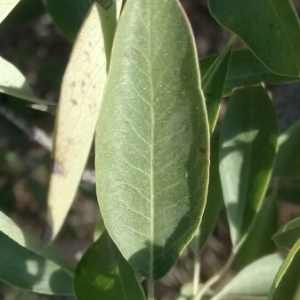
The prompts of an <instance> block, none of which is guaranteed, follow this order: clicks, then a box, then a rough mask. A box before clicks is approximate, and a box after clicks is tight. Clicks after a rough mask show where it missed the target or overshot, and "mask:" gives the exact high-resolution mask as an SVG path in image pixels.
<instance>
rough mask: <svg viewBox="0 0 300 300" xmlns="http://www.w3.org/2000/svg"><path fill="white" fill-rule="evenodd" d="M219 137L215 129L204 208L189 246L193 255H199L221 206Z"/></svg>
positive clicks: (213, 226) (218, 132)
mask: <svg viewBox="0 0 300 300" xmlns="http://www.w3.org/2000/svg"><path fill="white" fill-rule="evenodd" d="M219 137H220V130H219V129H218V128H216V129H215V130H214V133H213V135H212V137H211V144H210V168H209V169H210V172H209V185H208V194H207V201H206V206H205V209H204V214H203V217H202V221H201V224H200V227H199V229H198V231H197V232H196V234H195V237H194V239H193V241H192V242H191V246H192V247H193V250H194V252H195V253H199V251H200V250H201V249H202V247H203V246H204V244H205V243H206V241H207V239H208V238H209V236H210V234H211V233H212V231H213V230H214V228H215V226H216V223H217V221H218V217H219V213H220V210H221V207H222V204H223V194H222V186H221V179H220V172H219Z"/></svg>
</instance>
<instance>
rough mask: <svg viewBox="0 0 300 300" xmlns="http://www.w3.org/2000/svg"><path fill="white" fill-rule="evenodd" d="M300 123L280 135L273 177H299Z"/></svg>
mask: <svg viewBox="0 0 300 300" xmlns="http://www.w3.org/2000/svg"><path fill="white" fill-rule="evenodd" d="M299 148H300V121H298V122H297V123H295V124H294V125H293V126H291V127H290V128H289V129H288V130H287V131H286V132H284V133H283V134H281V136H280V137H279V140H278V153H277V155H276V160H275V165H274V171H273V175H274V176H279V177H299V176H300V151H299Z"/></svg>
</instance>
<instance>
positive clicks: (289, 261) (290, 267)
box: [268, 239, 300, 300]
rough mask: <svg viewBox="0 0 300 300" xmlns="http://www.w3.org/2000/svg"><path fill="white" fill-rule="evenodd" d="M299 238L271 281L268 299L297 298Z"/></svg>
mask: <svg viewBox="0 0 300 300" xmlns="http://www.w3.org/2000/svg"><path fill="white" fill-rule="evenodd" d="M299 265H300V239H299V240H298V242H297V243H296V244H295V245H294V247H293V248H292V249H291V251H290V252H289V254H288V256H287V258H286V259H285V261H284V263H283V264H282V266H281V267H280V269H279V271H278V273H277V275H276V278H275V280H274V282H273V285H272V289H271V292H270V294H269V297H268V299H269V300H282V299H284V300H299V298H300V268H299Z"/></svg>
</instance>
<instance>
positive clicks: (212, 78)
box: [201, 46, 231, 132]
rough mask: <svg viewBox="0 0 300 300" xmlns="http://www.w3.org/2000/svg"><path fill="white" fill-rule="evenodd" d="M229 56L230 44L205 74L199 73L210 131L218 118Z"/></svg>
mask: <svg viewBox="0 0 300 300" xmlns="http://www.w3.org/2000/svg"><path fill="white" fill-rule="evenodd" d="M230 57H231V46H229V47H227V48H226V49H225V50H224V51H223V53H222V54H221V55H220V56H218V58H217V59H216V60H215V61H214V63H213V64H212V65H211V66H210V68H209V69H208V70H207V72H206V73H205V74H203V73H202V74H201V75H202V89H203V93H204V96H205V102H206V109H207V114H208V122H209V126H210V132H213V130H214V128H215V125H216V122H217V119H218V115H219V110H220V106H221V100H222V97H223V91H224V87H225V83H226V77H227V72H228V67H229V63H230Z"/></svg>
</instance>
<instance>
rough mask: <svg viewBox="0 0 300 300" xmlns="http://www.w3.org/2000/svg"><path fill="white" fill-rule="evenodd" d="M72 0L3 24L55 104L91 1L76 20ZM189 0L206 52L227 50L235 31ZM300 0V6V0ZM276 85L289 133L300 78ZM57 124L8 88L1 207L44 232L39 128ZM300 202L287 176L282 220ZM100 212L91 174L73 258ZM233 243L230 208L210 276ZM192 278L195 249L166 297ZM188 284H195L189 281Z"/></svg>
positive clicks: (212, 246)
mask: <svg viewBox="0 0 300 300" xmlns="http://www.w3.org/2000/svg"><path fill="white" fill-rule="evenodd" d="M66 2H70V4H69V5H68V6H69V7H72V8H70V9H64V13H65V14H64V15H63V16H62V15H58V14H55V17H54V18H53V19H52V17H51V15H50V14H49V12H53V10H55V9H56V8H57V5H58V7H59V5H62V1H60V0H51V1H50V0H49V1H48V0H43V1H42V0H21V1H20V3H19V4H18V5H17V6H16V7H15V9H14V10H13V12H12V13H11V14H10V15H9V17H8V18H7V19H6V20H5V21H4V22H3V23H2V24H1V27H0V56H2V57H4V58H5V59H7V60H9V61H10V62H12V63H13V64H14V65H15V66H17V67H18V68H19V69H20V70H21V71H22V73H23V74H24V75H25V76H26V78H27V79H28V81H29V83H30V84H31V86H32V88H33V90H34V92H35V93H36V95H37V96H38V97H40V98H42V99H45V100H50V101H53V102H57V100H58V98H59V89H60V83H61V79H62V76H63V73H64V70H65V67H66V64H67V61H68V57H69V54H70V51H71V47H72V40H74V38H75V35H76V31H77V30H78V28H79V26H80V23H81V21H82V18H83V17H84V15H85V12H86V11H87V9H88V5H89V3H90V2H91V1H87V2H88V3H87V2H86V4H84V5H83V6H80V5H78V6H76V5H75V8H74V9H76V10H77V11H78V12H80V13H79V16H80V17H79V19H78V18H77V19H76V18H75V19H74V15H75V14H74V13H73V7H74V1H73V0H69V1H66ZM76 2H78V1H76ZM79 2H80V1H79ZM83 2H84V1H83ZM181 2H182V4H183V6H184V8H185V10H186V12H187V15H188V17H189V19H190V22H191V24H192V27H193V30H194V34H195V39H196V44H197V48H198V53H199V57H200V58H201V57H203V56H205V55H209V54H213V53H216V52H218V51H220V50H221V49H223V48H224V46H225V45H226V42H227V40H228V38H229V34H228V32H226V31H225V30H224V29H222V28H221V27H220V26H219V25H218V24H217V23H216V22H215V21H214V20H213V18H212V17H211V16H210V14H209V11H208V8H207V3H206V1H205V0H182V1H181ZM295 4H296V7H297V9H298V10H299V8H300V1H295ZM54 22H55V23H56V25H58V27H59V28H60V29H59V28H58V27H57V26H56V25H55V24H54ZM62 22H67V23H68V24H73V26H70V25H68V24H65V26H63V28H64V29H63V30H61V28H62V27H61V23H62ZM269 91H270V93H272V94H273V100H274V105H275V108H276V112H277V115H278V120H279V127H280V130H281V131H284V130H285V129H287V128H288V127H289V126H290V125H291V124H293V123H294V122H295V121H297V120H298V119H299V116H300V85H299V84H298V83H296V84H295V83H294V84H288V85H284V86H270V87H269ZM221 116H222V111H221ZM53 126H54V116H53V115H51V114H49V113H47V112H42V111H38V110H34V109H32V108H31V107H30V106H29V104H28V102H25V101H23V100H20V99H16V98H13V97H10V96H7V95H4V94H0V210H1V211H3V212H5V213H6V214H8V215H9V216H10V217H12V218H13V219H14V220H15V222H17V223H18V224H19V225H20V226H22V227H23V228H26V229H27V230H29V231H31V232H33V233H34V234H36V235H38V236H40V235H41V234H42V232H43V228H44V226H45V218H46V207H47V184H48V179H49V169H50V163H51V162H50V153H49V151H48V150H47V149H45V147H43V146H42V145H41V143H37V142H36V141H34V140H33V139H32V132H33V131H34V130H40V131H41V132H42V133H43V134H44V137H45V138H46V139H48V140H49V139H50V140H51V135H52V133H53ZM88 168H89V169H91V170H93V153H91V155H90V160H89V162H88ZM299 205H300V179H293V180H286V181H284V180H282V181H280V182H279V201H278V202H277V207H276V208H275V209H276V211H277V212H278V220H275V222H276V221H277V222H278V225H280V226H281V225H283V224H285V223H286V222H287V221H289V220H291V219H293V218H295V217H296V216H299V215H300V206H299ZM98 217H99V209H98V205H97V201H96V195H95V186H94V184H93V182H91V181H90V180H87V181H83V182H82V184H81V186H80V189H79V191H78V194H77V197H76V199H75V202H74V204H73V206H72V209H71V211H70V213H69V216H68V218H67V220H66V222H65V226H64V228H63V230H62V232H61V233H60V235H59V237H58V240H57V247H58V249H59V251H60V252H61V253H62V254H63V256H64V257H66V259H68V260H69V261H70V262H71V263H73V264H75V263H76V262H77V261H78V260H79V259H80V257H81V256H82V254H83V253H84V251H85V250H86V249H87V247H88V246H89V245H90V244H91V242H92V238H93V232H94V228H95V224H96V222H97V219H98ZM230 247H231V245H230V238H229V230H228V224H227V220H226V214H225V211H224V209H223V210H222V211H221V214H220V218H219V221H218V224H217V226H216V228H215V231H214V234H213V236H212V237H211V238H210V239H209V241H208V244H207V245H206V246H205V248H204V250H203V251H202V262H201V266H202V268H201V277H202V280H206V279H207V278H209V277H210V276H212V275H213V274H214V273H215V272H216V271H217V270H218V269H219V268H220V266H222V265H223V263H224V261H226V259H227V257H228V255H229V253H230ZM271 248H272V249H273V247H271ZM270 251H272V250H270ZM244 259H245V258H244V257H242V256H240V257H238V259H237V262H236V265H235V269H232V270H231V271H230V272H228V273H227V274H226V276H225V278H224V279H223V280H224V281H226V280H229V278H230V277H232V275H233V274H235V272H236V270H238V269H239V268H240V267H241V266H243V265H244V263H245V261H244ZM192 277H193V259H192V251H191V250H190V249H187V250H185V251H184V252H183V254H182V256H181V257H180V259H179V260H178V262H177V264H176V265H175V266H174V268H173V269H172V271H171V272H170V273H169V274H168V275H167V276H166V277H165V278H163V279H162V280H160V282H159V283H158V284H157V286H156V288H157V293H158V295H160V299H161V300H168V299H175V298H176V296H177V295H178V292H179V291H180V289H181V287H182V286H184V285H185V284H186V283H188V282H191V281H192ZM224 281H223V283H224ZM223 283H222V281H221V282H219V283H218V284H219V285H220V286H221V285H222V284H223ZM184 288H185V289H189V286H184ZM48 298H49V297H46V296H41V295H34V294H31V293H28V292H24V291H20V290H17V289H15V288H12V287H9V286H7V285H5V284H3V283H1V282H0V299H5V300H13V299H24V300H25V299H32V300H34V299H39V300H42V299H48ZM49 299H50V298H49ZM51 299H54V297H51ZM55 299H60V298H59V297H56V298H55ZM64 299H66V298H64ZM180 299H181V298H180ZM182 299H185V300H187V299H188V298H182Z"/></svg>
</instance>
